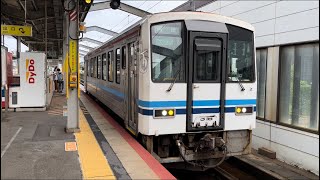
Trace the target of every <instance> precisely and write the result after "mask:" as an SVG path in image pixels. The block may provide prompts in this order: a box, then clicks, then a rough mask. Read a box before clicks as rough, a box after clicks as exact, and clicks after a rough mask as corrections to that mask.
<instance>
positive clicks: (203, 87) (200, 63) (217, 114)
mask: <svg viewBox="0 0 320 180" xmlns="http://www.w3.org/2000/svg"><path fill="white" fill-rule="evenodd" d="M189 38H190V39H189V60H188V61H189V63H188V64H189V66H188V71H189V73H188V86H187V88H188V90H187V93H188V97H187V105H188V107H187V130H188V131H195V130H197V131H199V130H202V131H205V130H220V129H223V128H224V96H225V75H224V74H225V71H224V69H225V62H226V39H227V35H226V34H222V33H204V32H190V36H189Z"/></svg>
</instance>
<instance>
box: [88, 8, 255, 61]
mask: <svg viewBox="0 0 320 180" xmlns="http://www.w3.org/2000/svg"><path fill="white" fill-rule="evenodd" d="M178 20H200V21H201V20H202V21H213V22H220V23H225V24H232V25H235V26H239V27H242V28H245V29H248V30H251V31H254V27H253V26H252V25H251V24H250V23H247V22H245V21H242V20H239V19H235V18H231V17H227V16H222V15H219V14H215V13H208V12H201V11H186V12H162V13H155V14H152V15H147V16H146V17H144V18H142V19H141V20H139V21H137V22H136V23H134V24H133V25H131V26H129V27H128V28H126V29H124V30H123V31H121V32H120V33H119V34H118V35H117V36H114V37H112V38H111V39H109V40H108V41H106V42H105V43H103V44H102V45H100V46H98V47H96V48H95V49H93V50H91V51H90V52H89V53H88V54H87V55H86V56H85V58H84V59H86V57H87V56H88V55H91V54H92V53H94V52H95V51H96V50H97V49H100V48H101V47H104V46H106V45H107V44H108V43H110V42H112V41H113V40H115V39H117V38H118V37H120V36H122V35H124V34H126V33H128V32H130V31H131V30H133V29H135V28H137V27H139V26H141V25H142V24H143V23H149V24H153V23H159V22H165V21H178Z"/></svg>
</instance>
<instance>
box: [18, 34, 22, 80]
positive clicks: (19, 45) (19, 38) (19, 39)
mask: <svg viewBox="0 0 320 180" xmlns="http://www.w3.org/2000/svg"><path fill="white" fill-rule="evenodd" d="M20 52H21V37H17V68H18V74H20Z"/></svg>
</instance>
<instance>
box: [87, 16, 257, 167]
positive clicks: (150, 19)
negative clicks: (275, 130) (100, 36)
mask: <svg viewBox="0 0 320 180" xmlns="http://www.w3.org/2000/svg"><path fill="white" fill-rule="evenodd" d="M124 47H125V49H124V51H122V50H123V48H124ZM118 48H119V50H117V49H118ZM117 52H119V53H117ZM103 54H105V55H103ZM99 57H101V58H99ZM109 58H110V60H109ZM117 59H118V61H117ZM119 61H120V62H119ZM92 64H94V65H92ZM85 67H86V68H85V72H86V73H85V76H84V77H85V78H84V80H85V89H86V91H87V92H88V93H90V94H92V95H93V96H95V97H96V98H97V99H99V100H100V101H101V102H102V103H104V104H105V105H106V106H108V107H109V108H110V109H111V110H112V111H114V112H115V113H116V114H117V115H118V116H120V117H121V118H122V119H123V120H124V122H125V124H126V127H127V128H128V129H129V130H130V131H131V132H132V133H133V134H135V135H137V136H138V134H140V135H142V137H143V138H142V142H143V144H144V145H145V146H146V148H147V149H148V150H149V151H150V152H153V154H154V155H155V156H156V157H157V158H158V159H159V160H160V161H162V162H173V161H180V160H182V159H181V158H180V157H179V156H181V153H180V155H179V154H178V155H177V149H176V150H174V149H175V148H176V147H177V145H180V144H179V142H181V143H182V144H184V146H185V147H188V148H186V149H181V148H180V150H184V151H185V152H187V151H190V152H189V155H186V156H185V157H184V158H183V159H184V160H188V161H189V160H190V161H191V160H199V159H210V158H217V157H221V156H222V155H223V152H222V151H221V147H222V146H221V143H222V144H224V146H225V147H226V155H227V156H231V155H239V154H246V153H249V152H250V143H251V130H252V129H253V128H255V119H256V112H255V109H256V93H257V85H256V75H255V74H256V73H255V69H256V68H255V47H254V28H253V26H251V25H250V24H248V23H246V22H243V21H240V20H236V19H232V18H229V17H225V16H220V15H216V14H211V13H202V12H169V13H160V14H154V15H150V16H147V17H146V18H144V19H142V20H141V21H139V22H138V23H136V24H135V25H133V26H132V27H130V28H128V29H127V30H125V31H123V33H121V34H120V35H118V36H117V37H114V38H112V39H111V40H109V41H108V42H106V43H105V44H104V45H102V46H100V47H98V48H96V49H94V50H93V51H91V52H90V53H88V54H87V55H86V57H85ZM112 81H113V82H112ZM206 135H207V136H206ZM206 137H209V139H208V138H206ZM208 142H210V143H211V144H210V143H209V145H208ZM200 144H201V146H200ZM219 144H220V145H219ZM199 147H201V148H200V149H211V150H213V149H215V151H216V152H217V153H213V154H214V155H213V156H212V154H210V155H208V154H206V153H207V151H206V152H204V153H202V152H201V151H199V150H198V148H199ZM217 148H218V149H219V148H220V150H217ZM178 149H179V148H178ZM180 152H181V151H180ZM201 153H202V154H201ZM190 154H192V155H190ZM174 157H175V158H174Z"/></svg>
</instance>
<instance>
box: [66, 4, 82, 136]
mask: <svg viewBox="0 0 320 180" xmlns="http://www.w3.org/2000/svg"><path fill="white" fill-rule="evenodd" d="M70 1H71V2H70ZM73 2H76V3H77V4H76V8H75V9H74V10H73V11H70V12H69V13H70V14H73V12H74V11H76V14H77V18H75V20H74V18H72V17H74V15H70V16H69V14H67V18H68V19H69V26H67V29H68V32H69V35H68V43H69V51H68V56H69V57H68V66H70V68H67V69H68V77H67V79H66V80H68V84H67V87H66V88H68V91H67V98H68V99H67V103H68V105H67V106H68V121H67V127H66V132H79V131H80V127H79V98H78V88H79V84H78V83H77V84H76V87H70V81H69V80H70V79H69V77H70V74H71V73H75V74H77V75H78V71H79V69H78V68H79V67H78V66H79V41H78V38H79V35H78V34H79V32H78V31H79V11H78V9H79V1H72V0H67V1H66V3H67V5H69V4H70V6H69V7H73V6H74V4H72V3H73ZM71 18H72V19H71ZM73 42H74V46H73V47H71V45H72V43H73ZM72 52H75V54H74V53H72ZM74 58H75V59H76V62H75V64H74V63H73V62H72V59H74ZM73 64H74V66H75V71H74V72H72V67H73ZM77 78H79V77H77Z"/></svg>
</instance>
